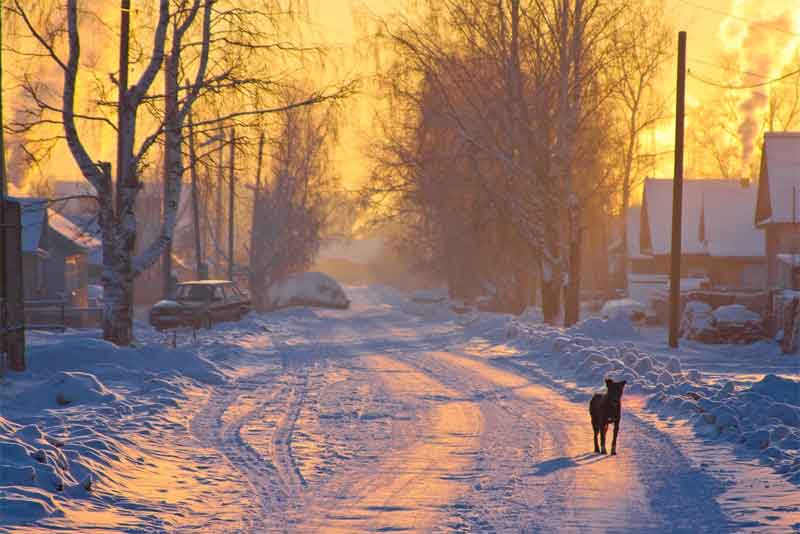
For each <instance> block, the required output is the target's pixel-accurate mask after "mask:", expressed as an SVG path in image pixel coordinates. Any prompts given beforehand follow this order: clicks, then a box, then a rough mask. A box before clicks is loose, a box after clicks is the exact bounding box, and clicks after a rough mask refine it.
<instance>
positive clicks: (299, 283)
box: [267, 272, 350, 309]
mask: <svg viewBox="0 0 800 534" xmlns="http://www.w3.org/2000/svg"><path fill="white" fill-rule="evenodd" d="M267 303H268V306H269V308H271V309H280V308H286V307H289V306H319V307H328V308H347V307H348V306H349V305H350V301H349V300H348V298H347V296H346V295H345V292H344V290H343V289H342V287H341V286H340V285H339V283H338V282H337V281H336V280H334V279H333V278H331V277H330V276H328V275H326V274H324V273H317V272H307V273H296V274H291V275H289V276H288V277H287V278H286V279H284V280H281V281H278V282H276V283H274V284H272V285H271V286H270V287H269V289H268V291H267Z"/></svg>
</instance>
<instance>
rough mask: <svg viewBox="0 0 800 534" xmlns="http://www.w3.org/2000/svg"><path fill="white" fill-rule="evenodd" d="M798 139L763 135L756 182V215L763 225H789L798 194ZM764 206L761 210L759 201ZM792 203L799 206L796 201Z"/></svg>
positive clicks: (799, 180)
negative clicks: (759, 192)
mask: <svg viewBox="0 0 800 534" xmlns="http://www.w3.org/2000/svg"><path fill="white" fill-rule="evenodd" d="M799 146H800V136H798V135H797V134H796V133H794V132H785V133H778V132H767V133H766V134H765V135H764V155H763V158H764V159H765V160H766V161H765V165H764V168H765V170H766V173H765V174H764V175H763V176H761V177H760V178H759V184H758V186H759V189H763V190H764V191H763V193H762V195H760V196H759V215H760V216H761V217H762V220H758V221H756V222H757V223H758V224H765V223H792V222H793V220H792V219H793V217H795V215H794V213H793V209H796V208H794V206H796V205H800V204H795V203H793V202H792V198H796V197H795V195H798V194H800V172H799V171H800V150H798V147H799ZM767 182H768V183H767ZM762 198H763V201H764V202H766V205H765V206H764V207H763V209H762V206H761V201H762ZM796 202H798V203H800V200H797V201H796Z"/></svg>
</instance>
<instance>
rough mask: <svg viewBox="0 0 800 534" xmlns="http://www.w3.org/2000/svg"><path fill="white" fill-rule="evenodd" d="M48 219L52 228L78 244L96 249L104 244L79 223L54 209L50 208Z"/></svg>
mask: <svg viewBox="0 0 800 534" xmlns="http://www.w3.org/2000/svg"><path fill="white" fill-rule="evenodd" d="M47 216H48V219H49V222H50V228H52V229H53V230H54V231H56V232H57V233H58V234H60V235H61V236H62V237H64V238H66V239H69V240H70V241H72V242H74V243H75V244H76V245H78V246H80V247H82V248H85V249H87V250H88V249H95V248H99V247H101V246H102V244H101V243H100V240H99V239H97V238H96V237H94V236H93V235H91V234H90V233H89V232H87V231H85V230H82V229H81V228H80V227H78V225H76V224H75V223H73V222H72V221H70V220H69V219H67V218H66V217H64V216H63V215H61V214H60V213H58V212H56V211H54V210H48V215H47Z"/></svg>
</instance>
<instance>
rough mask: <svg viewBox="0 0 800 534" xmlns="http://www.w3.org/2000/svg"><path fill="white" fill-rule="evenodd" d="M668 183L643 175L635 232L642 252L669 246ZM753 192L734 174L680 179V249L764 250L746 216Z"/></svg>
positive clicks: (743, 253) (731, 253) (748, 253)
mask: <svg viewBox="0 0 800 534" xmlns="http://www.w3.org/2000/svg"><path fill="white" fill-rule="evenodd" d="M672 187H673V182H672V179H656V178H648V179H646V180H645V184H644V190H643V192H642V212H641V225H642V230H641V235H640V246H641V250H642V252H645V253H651V254H654V255H665V254H669V252H670V243H671V241H672ZM756 193H757V191H756V188H755V187H752V186H743V185H742V184H741V183H740V181H738V180H685V181H684V183H683V217H682V222H683V224H682V227H681V254H683V255H692V254H700V255H704V254H708V255H711V256H717V257H760V256H764V253H765V246H764V232H763V231H762V230H760V229H758V228H756V227H755V226H754V225H753V222H752V221H753V219H752V216H751V214H752V213H753V211H754V206H755V204H756ZM629 229H630V226H629ZM629 232H630V230H629ZM632 250H633V249H632Z"/></svg>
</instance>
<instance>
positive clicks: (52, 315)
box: [25, 299, 103, 332]
mask: <svg viewBox="0 0 800 534" xmlns="http://www.w3.org/2000/svg"><path fill="white" fill-rule="evenodd" d="M102 315H103V308H100V307H78V306H72V305H71V304H69V303H68V302H67V301H66V300H59V299H53V300H26V301H25V327H26V328H28V329H29V330H55V331H59V332H63V331H64V330H66V329H67V328H93V327H98V326H100V322H101V319H102Z"/></svg>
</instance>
